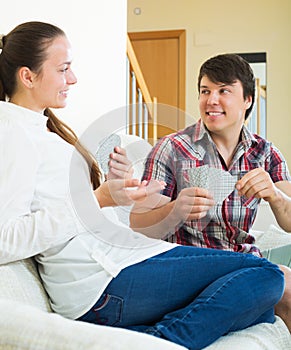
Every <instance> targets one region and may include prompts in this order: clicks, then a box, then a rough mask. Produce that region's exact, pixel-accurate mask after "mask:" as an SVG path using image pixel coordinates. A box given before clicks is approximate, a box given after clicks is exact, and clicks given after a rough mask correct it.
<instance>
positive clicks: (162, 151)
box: [143, 120, 291, 255]
mask: <svg viewBox="0 0 291 350" xmlns="http://www.w3.org/2000/svg"><path fill="white" fill-rule="evenodd" d="M205 165H207V166H208V167H209V168H210V167H213V168H216V169H221V174H222V175H223V173H222V172H223V171H225V172H228V174H227V175H228V177H229V178H232V179H234V180H235V182H236V181H237V180H238V179H240V178H241V177H242V176H243V175H244V174H246V173H247V172H249V171H250V170H252V169H254V168H258V167H263V168H264V169H265V170H266V171H267V172H268V173H269V174H270V176H271V179H272V180H273V182H274V183H275V182H277V181H283V180H287V181H291V177H290V174H289V171H288V168H287V164H286V161H285V160H284V158H283V156H282V154H281V153H280V151H279V150H278V149H277V148H276V147H274V145H272V143H271V142H268V141H267V140H265V139H263V138H261V137H259V136H258V135H255V134H251V133H250V131H249V130H248V129H247V128H246V127H243V129H242V133H241V141H240V142H239V144H238V145H237V147H236V150H235V152H234V156H233V159H232V162H231V164H230V166H229V168H228V169H227V167H226V165H225V163H224V161H223V159H222V157H221V156H220V154H219V153H218V150H217V148H216V145H215V144H214V142H213V141H212V139H211V137H210V135H209V133H208V131H207V129H206V128H205V127H204V124H203V123H202V121H201V120H199V121H198V122H197V123H196V124H194V125H191V126H189V127H188V128H186V129H184V130H182V131H179V132H177V133H174V134H171V135H168V136H165V137H164V138H162V139H161V140H160V141H159V142H158V143H157V144H156V146H155V147H154V148H153V149H152V151H151V153H150V154H149V155H148V158H147V160H146V162H145V167H144V169H145V170H144V174H143V179H146V180H149V179H157V180H163V181H165V182H166V184H167V186H166V188H165V190H164V191H163V192H162V193H163V194H164V195H165V196H168V197H170V198H171V199H172V200H174V199H176V197H177V194H178V193H179V192H180V191H181V189H182V188H184V187H186V186H189V177H188V174H187V171H188V170H189V169H191V168H197V167H201V166H205ZM229 175H231V176H229ZM224 178H227V177H224V176H221V179H217V178H216V180H214V183H213V181H212V183H211V181H210V183H209V186H208V189H209V190H211V187H213V186H224V187H225V188H224V190H225V189H226V190H227V187H228V186H233V183H234V181H232V185H229V184H228V183H227V181H225V180H224ZM192 186H193V184H192ZM229 193H230V194H229ZM259 203H260V199H258V198H249V199H247V198H246V197H244V196H242V197H240V196H239V195H238V193H237V190H236V189H235V188H234V186H233V187H232V188H231V187H230V188H229V189H228V193H227V198H224V199H223V200H222V201H221V202H216V204H215V206H214V208H213V209H211V210H210V211H209V213H208V215H207V216H206V217H205V218H203V219H201V220H193V221H185V222H183V223H181V225H180V226H177V227H176V228H175V231H174V232H169V233H168V235H167V236H166V237H165V240H167V241H169V242H175V243H178V244H182V245H194V246H199V247H207V248H216V249H223V250H232V251H239V252H245V253H247V252H249V253H253V254H255V255H260V252H259V249H258V248H257V247H256V246H255V238H254V237H253V236H252V235H251V234H249V230H250V228H251V227H252V225H253V222H254V220H255V217H256V213H257V209H258V205H259Z"/></svg>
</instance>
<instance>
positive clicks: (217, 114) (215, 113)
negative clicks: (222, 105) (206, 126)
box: [206, 111, 225, 117]
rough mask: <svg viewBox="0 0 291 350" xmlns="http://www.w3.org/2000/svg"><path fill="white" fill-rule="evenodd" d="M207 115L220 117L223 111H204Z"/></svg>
mask: <svg viewBox="0 0 291 350" xmlns="http://www.w3.org/2000/svg"><path fill="white" fill-rule="evenodd" d="M206 114H207V115H209V116H210V117H220V116H221V115H224V114H225V113H224V112H223V111H221V112H206Z"/></svg>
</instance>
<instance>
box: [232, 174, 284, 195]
mask: <svg viewBox="0 0 291 350" xmlns="http://www.w3.org/2000/svg"><path fill="white" fill-rule="evenodd" d="M236 189H237V190H238V194H239V195H240V196H245V197H247V198H251V197H254V198H263V199H264V200H266V201H267V202H271V201H272V200H273V199H275V198H276V197H277V194H278V189H277V188H276V186H275V184H274V183H273V181H272V179H271V177H270V175H269V173H267V172H266V171H265V170H264V169H263V168H256V169H253V170H251V171H249V172H248V173H247V174H246V175H244V176H243V177H242V178H241V179H240V180H239V181H238V182H237V183H236Z"/></svg>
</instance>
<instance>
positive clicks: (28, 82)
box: [18, 67, 35, 89]
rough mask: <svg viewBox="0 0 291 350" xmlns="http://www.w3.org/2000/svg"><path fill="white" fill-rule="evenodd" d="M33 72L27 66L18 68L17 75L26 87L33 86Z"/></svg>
mask: <svg viewBox="0 0 291 350" xmlns="http://www.w3.org/2000/svg"><path fill="white" fill-rule="evenodd" d="M34 76H35V74H34V73H33V72H32V71H31V70H30V69H29V68H28V67H21V68H19V70H18V77H19V80H20V81H21V83H22V84H23V85H24V86H26V87H27V88H29V89H31V88H32V87H33V78H34Z"/></svg>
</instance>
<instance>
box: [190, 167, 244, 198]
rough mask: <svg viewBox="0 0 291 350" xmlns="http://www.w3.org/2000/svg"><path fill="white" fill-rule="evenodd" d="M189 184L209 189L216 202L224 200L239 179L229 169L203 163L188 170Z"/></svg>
mask: <svg viewBox="0 0 291 350" xmlns="http://www.w3.org/2000/svg"><path fill="white" fill-rule="evenodd" d="M188 176H189V184H190V186H193V187H201V188H206V189H208V190H209V191H210V192H211V193H212V195H213V198H214V200H215V202H216V203H221V202H223V201H224V200H225V199H226V198H227V197H228V196H229V195H230V194H231V192H232V191H233V190H234V189H235V184H236V182H237V179H236V178H235V177H234V176H232V175H231V174H230V173H229V172H228V171H224V170H222V169H216V168H211V167H209V165H202V166H200V167H197V168H192V169H189V170H188Z"/></svg>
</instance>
